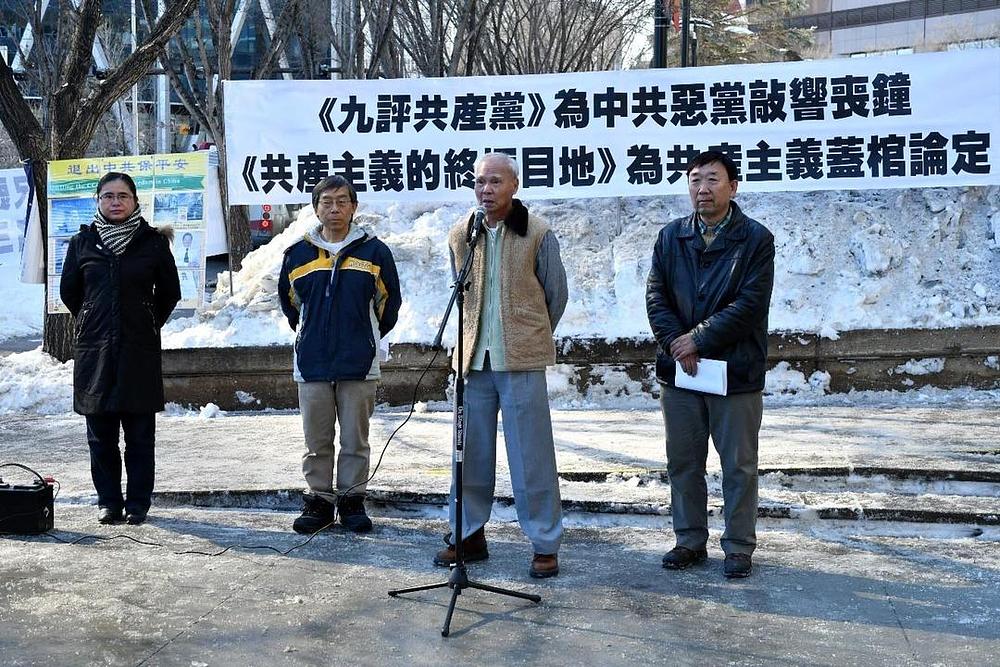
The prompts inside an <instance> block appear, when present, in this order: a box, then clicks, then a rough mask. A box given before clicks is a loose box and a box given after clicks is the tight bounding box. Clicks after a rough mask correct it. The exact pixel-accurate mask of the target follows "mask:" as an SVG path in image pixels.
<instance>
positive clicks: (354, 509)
mask: <svg viewBox="0 0 1000 667" xmlns="http://www.w3.org/2000/svg"><path fill="white" fill-rule="evenodd" d="M337 513H338V514H340V525H342V526H343V527H344V528H346V529H347V530H349V531H351V532H352V533H367V532H368V531H370V530H371V529H372V520H371V519H369V518H368V514H366V513H365V497H364V496H363V495H355V496H341V497H340V500H338V501H337Z"/></svg>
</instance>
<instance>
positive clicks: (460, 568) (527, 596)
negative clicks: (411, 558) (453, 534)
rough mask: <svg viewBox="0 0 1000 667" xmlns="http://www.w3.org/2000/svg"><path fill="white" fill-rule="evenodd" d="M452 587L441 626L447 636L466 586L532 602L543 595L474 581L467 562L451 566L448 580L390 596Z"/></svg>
mask: <svg viewBox="0 0 1000 667" xmlns="http://www.w3.org/2000/svg"><path fill="white" fill-rule="evenodd" d="M445 587H448V588H450V589H451V601H450V602H449V603H448V613H447V615H445V617H444V627H442V628H441V636H442V637H447V636H448V634H449V633H450V631H451V617H452V615H453V614H454V613H455V603H456V602H457V601H458V596H459V595H461V594H462V590H463V589H466V588H475V589H477V590H480V591H487V592H489V593H497V594H498V595H507V596H509V597H512V598H520V599H522V600H531V601H532V602H541V601H542V596H540V595H532V594H531V593H520V592H518V591H512V590H508V589H506V588H500V587H498V586H490V585H489V584H481V583H479V582H477V581H472V580H471V579H469V575H468V572H467V571H466V569H465V563H456V564H455V565H454V566H452V568H451V574H450V575H449V576H448V581H441V582H438V583H436V584H425V585H423V586H413V587H411V588H399V589H396V590H392V591H389V596H390V597H397V596H399V595H403V594H405V593H416V592H417V591H430V590H434V589H435V588H445Z"/></svg>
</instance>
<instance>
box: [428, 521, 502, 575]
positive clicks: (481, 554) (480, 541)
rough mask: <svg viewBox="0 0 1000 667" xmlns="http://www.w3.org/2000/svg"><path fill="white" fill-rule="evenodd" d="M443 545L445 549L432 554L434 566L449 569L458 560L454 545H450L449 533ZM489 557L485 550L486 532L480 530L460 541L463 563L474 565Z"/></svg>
mask: <svg viewBox="0 0 1000 667" xmlns="http://www.w3.org/2000/svg"><path fill="white" fill-rule="evenodd" d="M444 543H445V544H447V545H448V547H447V548H445V549H442V550H441V551H439V552H437V553H436V554H434V564H435V565H437V566H438V567H451V566H452V565H454V564H455V562H456V560H457V559H458V554H457V552H456V551H455V545H453V544H452V543H451V533H448V534H447V535H445V536H444ZM489 557H490V552H489V549H487V548H486V530H485V529H483V528H480V529H479V530H477V531H476V532H474V533H473V534H472V535H469V536H468V537H467V538H465V539H464V540H462V561H463V562H465V563H475V562H476V561H480V560H486V559H487V558H489Z"/></svg>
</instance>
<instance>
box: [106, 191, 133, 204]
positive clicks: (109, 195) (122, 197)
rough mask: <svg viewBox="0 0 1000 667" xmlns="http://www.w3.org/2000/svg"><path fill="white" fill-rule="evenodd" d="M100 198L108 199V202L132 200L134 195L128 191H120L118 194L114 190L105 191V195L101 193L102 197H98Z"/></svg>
mask: <svg viewBox="0 0 1000 667" xmlns="http://www.w3.org/2000/svg"><path fill="white" fill-rule="evenodd" d="M98 199H100V200H101V201H106V202H113V201H131V200H132V195H130V194H128V193H127V192H119V193H117V194H116V193H114V192H105V193H104V194H103V195H101V196H100V197H98Z"/></svg>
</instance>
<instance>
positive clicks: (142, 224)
mask: <svg viewBox="0 0 1000 667" xmlns="http://www.w3.org/2000/svg"><path fill="white" fill-rule="evenodd" d="M170 241H171V239H170V238H169V236H168V233H164V232H161V231H160V230H158V229H156V228H154V227H150V226H149V224H148V223H147V222H146V221H145V220H144V219H143V218H142V215H141V214H140V211H139V202H138V199H137V198H136V188H135V182H134V181H133V180H132V178H131V177H130V176H129V175H128V174H123V173H118V172H109V173H107V174H105V175H104V177H103V178H101V180H100V182H99V183H98V185H97V212H96V213H95V214H94V221H93V222H92V223H91V224H89V225H83V226H81V227H80V232H79V233H78V234H76V236H74V237H73V238H72V239H71V240H70V243H69V249H68V251H67V253H66V259H65V261H64V262H63V271H62V280H61V281H60V284H59V295H60V297H61V298H62V302H63V303H64V304H65V305H66V307H67V308H68V309H69V311H70V312H71V313H73V317H74V318H75V320H76V336H75V340H76V354H75V363H74V368H73V409H74V410H75V411H76V412H77V413H79V414H81V415H84V416H85V417H86V419H87V442H88V444H89V445H90V472H91V476H92V477H93V479H94V487H95V488H96V489H97V504H98V506H99V507H100V512H99V514H98V521H100V522H101V523H116V522H119V521H121V520H123V519H124V520H125V521H127V522H128V523H130V524H140V523H142V522H143V521H145V520H146V513H147V512H148V511H149V505H150V500H151V497H152V494H153V476H154V468H155V466H154V458H153V449H154V441H155V437H154V434H155V429H156V413H157V412H159V411H160V410H163V377H162V371H161V367H160V327H162V326H163V324H164V322H166V321H167V318H168V317H169V316H170V313H171V312H172V311H173V309H174V306H176V305H177V302H178V301H179V300H180V298H181V290H180V282H179V281H178V278H177V267H176V266H175V265H174V258H173V255H172V254H171V252H170ZM119 428H121V430H122V431H124V433H125V470H126V473H127V482H126V490H125V495H124V497H123V496H122V488H121V486H122V461H121V453H120V451H119V449H118V433H119ZM123 513H124V514H123Z"/></svg>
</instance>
